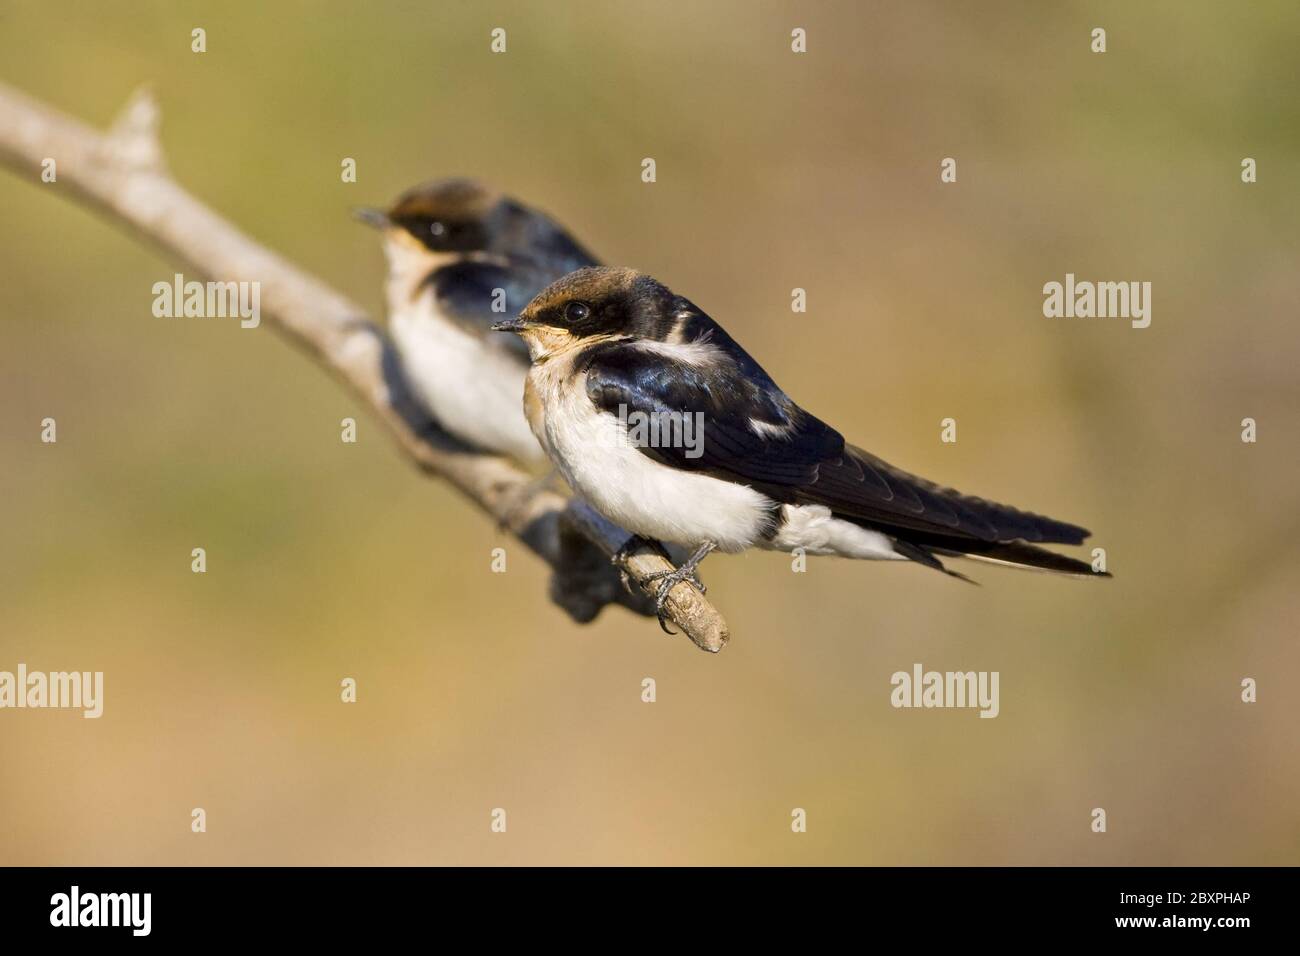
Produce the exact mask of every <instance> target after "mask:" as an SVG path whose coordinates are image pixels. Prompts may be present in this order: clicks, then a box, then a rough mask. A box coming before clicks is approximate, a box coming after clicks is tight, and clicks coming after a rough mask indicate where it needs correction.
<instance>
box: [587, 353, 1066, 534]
mask: <svg viewBox="0 0 1300 956" xmlns="http://www.w3.org/2000/svg"><path fill="white" fill-rule="evenodd" d="M728 344H730V343H729V342H728ZM741 355H742V356H743V353H741ZM744 358H745V359H748V357H747V356H744ZM748 362H749V363H750V364H751V365H753V367H752V368H748V369H746V373H745V374H736V369H734V368H728V367H727V366H726V363H725V362H724V363H723V364H722V365H720V366H719V365H714V364H713V363H702V364H698V365H691V364H687V363H683V362H679V361H675V360H674V359H672V358H671V357H668V356H662V355H658V354H656V353H655V352H654V350H652V349H646V348H641V347H637V346H636V345H633V344H630V343H627V344H619V345H614V346H609V347H606V348H603V349H599V350H597V351H596V352H595V353H594V355H593V357H592V359H591V360H590V362H589V364H588V366H587V395H588V397H589V398H590V399H591V401H592V403H593V404H594V405H595V406H596V407H597V408H599V409H601V410H603V411H606V412H609V413H610V414H618V412H619V408H620V406H622V407H623V409H624V411H625V412H626V413H627V414H629V415H630V414H631V413H632V412H642V413H645V414H646V415H651V414H655V413H665V412H676V413H684V414H688V415H699V416H700V417H699V418H698V419H696V420H697V421H699V422H700V429H699V431H700V432H701V435H702V439H703V440H702V442H700V443H699V444H698V445H696V446H694V447H645V446H642V447H641V448H640V451H641V452H642V453H644V454H646V455H648V456H650V457H652V458H654V459H655V460H657V461H659V462H660V463H662V464H664V465H668V466H670V467H673V468H679V469H683V470H687V471H697V472H702V473H705V474H710V475H713V476H715V477H718V478H722V479H725V480H729V481H736V482H741V483H744V484H748V485H752V486H753V487H755V488H757V489H758V490H760V491H762V492H763V493H765V494H767V495H769V496H771V497H772V498H775V499H776V500H778V501H781V502H784V503H787V504H817V505H824V506H826V507H828V508H830V510H831V511H832V512H834V513H835V514H837V515H839V516H841V517H845V518H848V519H851V520H854V521H857V522H860V523H863V524H866V525H869V526H871V527H875V528H879V529H881V530H884V531H886V532H894V531H902V532H913V533H914V534H915V533H919V534H920V535H921V536H922V537H923V538H924V539H925V540H928V541H931V542H933V543H935V544H952V545H953V546H959V544H960V541H961V540H967V541H971V540H974V541H980V542H1007V541H1028V542H1034V543H1039V544H1050V543H1059V544H1078V543H1080V542H1082V541H1083V539H1084V538H1086V537H1087V536H1088V532H1087V531H1086V530H1085V529H1083V528H1080V527H1077V526H1075V525H1071V524H1067V523H1065V522H1061V521H1055V520H1053V519H1051V518H1045V517H1042V516H1040V515H1036V514H1030V513H1028V512H1023V511H1020V510H1018V509H1016V508H1013V507H1011V506H1009V505H1002V504H997V503H995V502H991V501H985V500H984V499H982V498H977V497H973V496H970V495H963V494H961V493H960V492H957V491H954V490H953V489H950V488H943V487H941V486H939V485H937V484H935V483H934V482H931V481H927V480H925V479H924V478H919V477H917V476H916V475H911V474H908V473H907V472H905V471H903V470H901V469H899V468H895V467H894V466H893V465H890V464H888V463H887V462H884V461H882V460H881V459H879V458H877V457H875V456H874V455H871V454H869V453H867V452H865V451H862V450H861V449H859V448H855V447H853V446H851V445H847V444H846V443H845V442H844V438H843V436H841V435H840V433H839V432H837V431H836V430H835V429H833V428H831V427H830V426H829V425H827V424H826V423H825V422H822V421H821V420H819V419H818V418H816V417H814V416H813V415H810V414H808V413H807V412H805V411H803V410H802V409H801V408H799V407H798V406H797V405H795V404H794V403H793V402H792V401H790V400H789V398H787V397H786V396H785V394H784V393H783V392H781V390H780V389H779V388H777V387H776V385H775V384H774V383H773V382H772V381H771V379H770V378H768V377H767V376H766V373H764V372H762V370H761V369H757V366H756V364H754V363H753V362H752V359H750V360H748ZM756 369H757V371H755V370H756ZM661 446H662V442H661Z"/></svg>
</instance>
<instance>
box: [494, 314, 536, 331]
mask: <svg viewBox="0 0 1300 956" xmlns="http://www.w3.org/2000/svg"><path fill="white" fill-rule="evenodd" d="M526 328H528V323H527V322H525V321H524V320H523V319H522V318H520V317H519V316H515V317H514V318H513V319H506V320H505V321H503V322H497V323H495V324H494V325H493V326H492V331H493V332H522V331H523V330H524V329H526Z"/></svg>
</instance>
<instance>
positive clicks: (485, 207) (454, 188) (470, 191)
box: [388, 179, 501, 220]
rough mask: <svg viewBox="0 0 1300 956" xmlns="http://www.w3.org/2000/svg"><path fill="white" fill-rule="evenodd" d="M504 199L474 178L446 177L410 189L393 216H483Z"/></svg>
mask: <svg viewBox="0 0 1300 956" xmlns="http://www.w3.org/2000/svg"><path fill="white" fill-rule="evenodd" d="M500 199H501V194H500V193H498V192H496V191H495V190H492V189H488V188H487V187H486V186H484V185H482V184H481V183H477V182H475V181H474V180H472V179H443V180H439V181H437V182H433V183H425V184H424V185H422V186H416V187H415V188H414V189H411V190H408V191H407V192H405V193H403V194H402V195H401V196H399V197H397V201H396V202H394V203H393V206H392V208H391V209H389V210H388V215H389V216H390V217H391V218H393V219H408V218H418V219H451V220H466V219H479V218H482V217H483V216H486V215H487V213H488V212H489V210H491V209H492V207H493V206H495V205H496V204H497V202H498V201H499V200H500Z"/></svg>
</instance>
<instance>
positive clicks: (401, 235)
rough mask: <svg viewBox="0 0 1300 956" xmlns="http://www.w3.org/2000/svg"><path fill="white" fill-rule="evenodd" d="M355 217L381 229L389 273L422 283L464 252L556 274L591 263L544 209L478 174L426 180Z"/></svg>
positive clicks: (359, 210) (498, 261)
mask: <svg viewBox="0 0 1300 956" xmlns="http://www.w3.org/2000/svg"><path fill="white" fill-rule="evenodd" d="M356 217H357V219H359V220H360V221H361V222H364V223H366V224H367V225H370V226H374V227H375V228H377V229H380V230H382V231H383V234H384V251H385V253H386V255H387V256H388V263H389V269H390V272H391V273H392V274H393V275H394V276H395V277H396V276H398V275H402V276H406V277H408V278H409V279H410V280H411V281H412V282H417V283H418V282H419V281H420V280H422V279H423V278H424V277H425V276H427V275H428V274H429V272H430V271H432V270H433V269H435V268H437V267H439V266H443V265H446V264H448V263H450V262H454V261H456V260H460V259H465V258H478V259H486V260H489V261H495V262H497V263H498V264H507V263H519V262H526V263H529V264H532V265H537V266H542V267H545V268H549V269H551V270H552V272H553V274H555V273H562V272H567V271H569V269H573V268H577V267H578V266H579V265H584V264H586V263H587V262H589V261H591V260H590V258H589V256H587V253H586V252H585V251H584V250H583V249H582V248H581V247H580V246H578V244H577V243H576V242H574V241H573V240H572V239H571V238H570V237H569V236H568V234H567V233H565V232H564V230H563V229H561V228H560V227H559V226H558V225H556V224H555V223H554V222H552V221H551V220H550V219H549V218H547V216H546V215H545V214H544V213H542V212H539V211H538V210H536V209H532V208H530V207H528V206H525V205H524V204H523V203H520V202H518V201H517V200H514V199H511V198H510V197H509V196H505V195H503V194H501V193H499V192H497V191H495V190H493V189H489V188H488V187H486V186H484V185H483V184H482V183H479V182H477V181H475V180H472V179H440V180H436V181H434V182H431V183H425V184H423V185H420V186H416V187H415V188H413V189H410V190H407V191H406V192H405V193H403V194H402V195H401V196H399V197H398V198H397V201H396V202H394V203H393V204H392V205H391V206H390V207H389V208H388V209H358V210H357V211H356Z"/></svg>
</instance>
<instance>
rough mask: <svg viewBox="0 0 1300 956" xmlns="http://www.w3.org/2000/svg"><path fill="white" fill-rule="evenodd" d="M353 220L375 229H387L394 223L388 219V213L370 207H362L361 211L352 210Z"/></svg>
mask: <svg viewBox="0 0 1300 956" xmlns="http://www.w3.org/2000/svg"><path fill="white" fill-rule="evenodd" d="M352 218H353V219H355V220H356V221H357V222H363V223H365V224H366V225H367V226H372V227H374V228H375V229H386V228H388V227H389V226H391V225H392V224H393V221H392V220H391V219H389V218H388V213H386V212H384V211H383V210H382V209H372V208H371V207H369V206H362V207H360V208H359V209H354V210H352Z"/></svg>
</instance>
